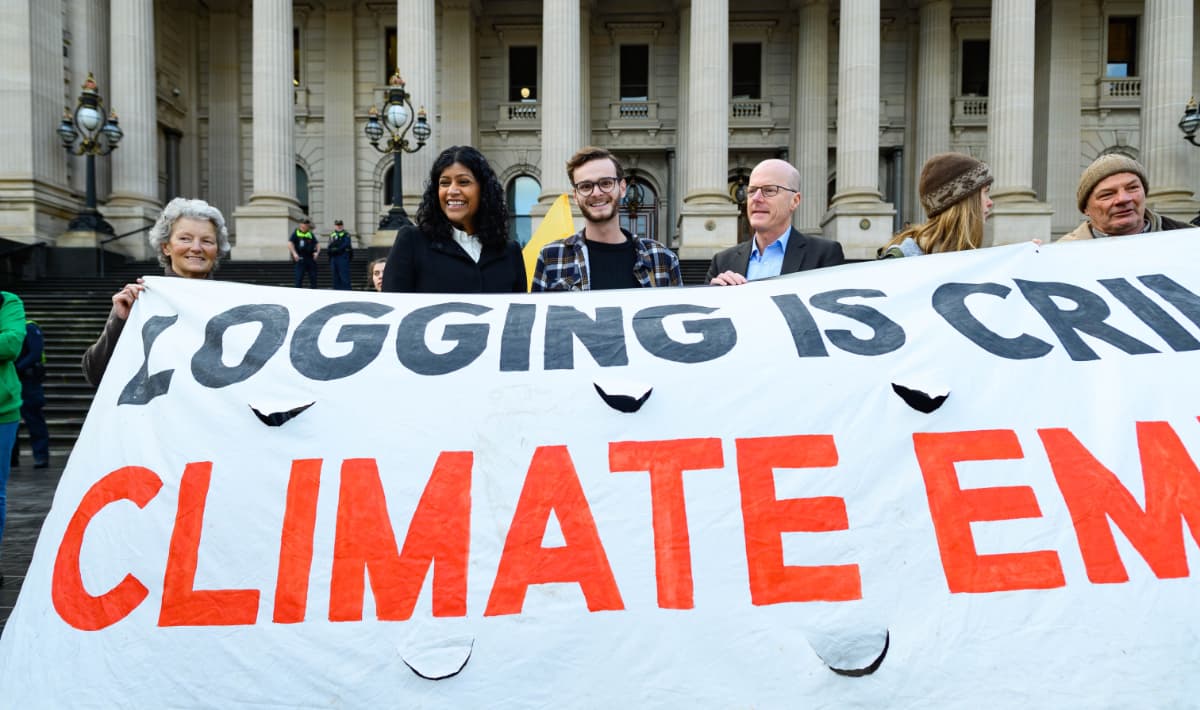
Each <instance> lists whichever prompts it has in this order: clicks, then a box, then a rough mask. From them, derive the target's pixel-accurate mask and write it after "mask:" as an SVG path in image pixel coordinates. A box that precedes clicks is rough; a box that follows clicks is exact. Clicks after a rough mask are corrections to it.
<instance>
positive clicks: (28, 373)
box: [10, 320, 50, 468]
mask: <svg viewBox="0 0 1200 710" xmlns="http://www.w3.org/2000/svg"><path fill="white" fill-rule="evenodd" d="M14 367H16V370H17V377H18V378H19V379H20V380H21V419H22V420H23V421H24V422H25V428H26V429H28V430H29V448H30V450H32V451H33V467H34V468H47V467H49V466H50V430H49V428H47V426H46V413H45V411H44V409H45V406H46V393H45V389H44V388H43V387H42V383H43V382H45V380H46V350H45V338H44V337H43V335H42V329H41V327H39V326H38V324H37V321H34V320H27V321H25V342H24V343H22V345H21V354H20V355H18V356H17V360H16V362H15V363H14ZM20 457H21V447H20V445H19V444H18V443H16V442H14V443H13V447H12V457H11V459H10V463H11V464H12V465H13V466H16V465H17V464H18V463H19V461H20Z"/></svg>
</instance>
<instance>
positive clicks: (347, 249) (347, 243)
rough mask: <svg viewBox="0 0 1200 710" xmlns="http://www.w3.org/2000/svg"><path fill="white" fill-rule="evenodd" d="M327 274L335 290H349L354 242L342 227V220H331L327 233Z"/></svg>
mask: <svg viewBox="0 0 1200 710" xmlns="http://www.w3.org/2000/svg"><path fill="white" fill-rule="evenodd" d="M325 251H326V252H327V253H328V254H329V276H330V278H331V279H332V280H333V288H334V290H336V291H349V290H350V260H351V259H352V258H353V257H354V244H353V240H352V239H351V237H350V233H349V232H347V231H346V230H344V229H342V220H340V219H335V220H334V221H333V231H332V232H330V233H329V248H328V249H326V250H325Z"/></svg>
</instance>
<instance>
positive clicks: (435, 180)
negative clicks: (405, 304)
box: [383, 145, 526, 293]
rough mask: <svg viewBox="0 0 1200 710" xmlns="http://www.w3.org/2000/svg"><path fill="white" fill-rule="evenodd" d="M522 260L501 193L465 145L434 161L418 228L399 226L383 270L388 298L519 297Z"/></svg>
mask: <svg viewBox="0 0 1200 710" xmlns="http://www.w3.org/2000/svg"><path fill="white" fill-rule="evenodd" d="M525 281H526V279H525V260H524V259H523V258H522V256H521V247H519V246H517V243H516V242H515V241H513V240H512V239H510V238H509V237H508V212H507V210H506V209H505V206H504V188H503V187H502V186H501V185H500V180H499V179H498V178H497V177H496V172H495V171H494V170H492V166H491V165H489V164H488V161H487V158H484V157H483V154H482V153H480V152H479V151H478V150H476V149H475V148H472V147H471V146H466V145H463V146H459V145H456V146H452V147H450V148H447V149H446V150H443V151H442V152H441V154H440V155H439V156H438V157H437V159H436V160H434V161H433V169H432V170H430V172H429V182H428V183H426V185H425V194H424V195H422V196H421V206H420V207H419V208H418V209H417V223H416V224H415V225H413V224H410V225H406V226H404V227H401V228H400V231H399V232H397V233H396V240H395V242H393V243H392V250H391V252H389V253H388V258H387V265H386V267H385V268H384V270H383V290H384V291H386V292H388V293H507V292H513V293H524V292H525Z"/></svg>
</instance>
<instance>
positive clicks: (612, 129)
mask: <svg viewBox="0 0 1200 710" xmlns="http://www.w3.org/2000/svg"><path fill="white" fill-rule="evenodd" d="M605 127H606V128H607V129H608V131H609V133H611V134H612V136H613V137H614V138H615V137H617V136H619V135H621V131H645V132H647V133H649V135H651V136H653V135H655V134H656V133H658V131H659V130H661V129H662V121H659V120H658V102H657V101H629V100H625V101H614V102H613V103H610V104H609V105H608V123H607V124H606V126H605Z"/></svg>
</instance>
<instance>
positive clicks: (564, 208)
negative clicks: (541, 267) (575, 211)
mask: <svg viewBox="0 0 1200 710" xmlns="http://www.w3.org/2000/svg"><path fill="white" fill-rule="evenodd" d="M574 233H575V222H574V220H572V219H571V203H570V202H569V201H568V199H567V195H566V193H563V194H561V195H559V196H558V199H557V200H555V201H554V204H553V205H551V207H550V211H549V212H547V213H546V217H545V219H543V220H542V223H541V224H540V225H538V228H537V231H536V232H534V233H533V236H532V237H530V239H529V243H528V244H526V245H525V248H524V249H522V250H521V253H522V254H523V255H524V256H525V290H526V291H528V290H529V289H530V288H532V287H533V270H534V268H535V267H536V266H537V259H538V254H540V253H541V252H542V247H544V246H546V245H547V244H549V243H550V242H553V241H557V240H559V239H566V238H567V237H569V236H571V235H572V234H574Z"/></svg>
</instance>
